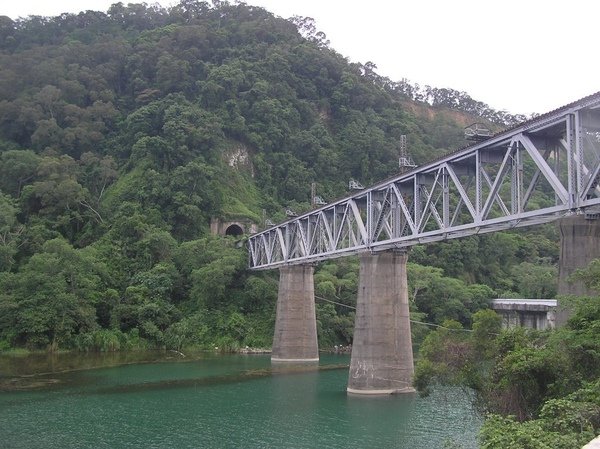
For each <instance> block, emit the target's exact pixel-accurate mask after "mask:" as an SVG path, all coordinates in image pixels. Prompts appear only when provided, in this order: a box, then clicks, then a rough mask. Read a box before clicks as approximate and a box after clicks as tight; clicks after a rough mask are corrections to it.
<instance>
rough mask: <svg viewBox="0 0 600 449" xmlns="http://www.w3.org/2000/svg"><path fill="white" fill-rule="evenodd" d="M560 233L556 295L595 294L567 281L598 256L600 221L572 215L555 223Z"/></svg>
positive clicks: (599, 252) (599, 251)
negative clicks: (576, 271)
mask: <svg viewBox="0 0 600 449" xmlns="http://www.w3.org/2000/svg"><path fill="white" fill-rule="evenodd" d="M558 227H559V230H560V261H559V265H558V293H559V294H561V295H579V296H585V295H595V294H596V293H594V292H592V291H590V290H589V289H588V288H587V287H586V286H585V285H583V283H582V282H569V281H568V278H569V276H571V275H572V274H573V273H574V272H575V270H577V269H578V268H585V266H586V265H587V264H589V263H590V262H591V261H592V260H594V259H596V258H598V257H600V220H593V219H592V220H587V219H586V218H585V216H584V215H572V216H570V217H565V218H562V219H561V220H560V221H559V222H558Z"/></svg>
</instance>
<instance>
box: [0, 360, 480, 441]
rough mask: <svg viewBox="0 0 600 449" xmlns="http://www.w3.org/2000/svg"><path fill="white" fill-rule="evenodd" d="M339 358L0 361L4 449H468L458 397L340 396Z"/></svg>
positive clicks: (472, 419)
mask: <svg viewBox="0 0 600 449" xmlns="http://www.w3.org/2000/svg"><path fill="white" fill-rule="evenodd" d="M349 361H350V359H349V356H347V355H322V356H321V361H320V364H319V367H318V368H317V367H307V368H301V369H298V368H294V369H289V368H286V367H278V366H274V367H272V366H271V362H270V357H269V355H216V354H193V355H191V354H187V356H186V357H182V356H180V355H177V354H174V353H150V354H143V353H139V354H136V353H134V354H103V355H98V354H93V355H79V354H62V355H58V356H54V357H50V356H27V357H14V356H12V357H7V356H0V447H2V448H27V449H34V448H45V449H46V448H94V449H99V448H111V449H112V448H215V449H217V448H243V449H252V448H262V449H267V448H307V449H308V448H311V449H312V448H332V449H335V448H340V449H342V448H343V449H349V448H361V449H364V448H378V449H385V448H390V449H392V448H406V449H437V448H445V447H446V448H453V449H454V448H464V449H471V448H477V447H478V445H477V432H478V430H479V428H480V426H481V422H482V420H481V417H479V416H478V415H477V414H476V413H475V412H474V411H473V410H472V408H471V406H470V401H469V398H468V397H467V396H466V394H465V393H464V392H463V391H462V390H459V389H450V388H438V389H436V390H434V392H433V394H432V395H431V396H429V397H427V398H419V397H418V396H412V395H409V396H406V395H398V396H385V397H354V396H348V395H347V394H346V392H345V388H346V383H347V377H348V364H349Z"/></svg>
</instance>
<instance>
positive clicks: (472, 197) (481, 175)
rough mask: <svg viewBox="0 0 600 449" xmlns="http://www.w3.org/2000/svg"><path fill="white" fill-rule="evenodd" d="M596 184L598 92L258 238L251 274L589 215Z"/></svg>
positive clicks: (599, 167)
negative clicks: (582, 214) (259, 270)
mask: <svg viewBox="0 0 600 449" xmlns="http://www.w3.org/2000/svg"><path fill="white" fill-rule="evenodd" d="M599 180H600V92H599V93H597V94H594V95H591V96H589V97H586V98H584V99H582V100H579V101H577V102H574V103H572V104H570V105H567V106H565V107H563V108H560V109H557V110H556V111H553V112H550V113H547V114H544V115H542V116H540V117H537V118H536V119H533V120H530V121H527V122H525V123H523V124H521V125H519V126H517V127H514V128H512V129H510V130H507V131H504V132H502V133H499V134H497V135H495V136H493V137H491V138H490V139H488V140H485V141H483V142H479V143H477V144H475V145H472V146H469V147H466V148H464V149H461V150H458V151H456V152H454V153H451V154H449V155H446V156H445V157H443V158H440V159H438V160H436V161H433V162H430V163H428V164H426V165H423V166H421V167H419V168H417V169H415V170H412V171H410V172H407V173H404V174H400V175H398V176H397V177H394V178H390V179H388V180H385V181H383V182H381V183H379V184H376V185H374V186H373V187H370V188H368V189H365V190H361V191H360V192H358V193H356V194H354V195H352V196H349V197H347V198H344V199H341V200H338V201H335V202H333V203H331V204H328V205H327V206H324V207H321V208H319V209H316V210H313V211H311V212H308V213H305V214H303V215H300V216H298V217H295V218H293V219H291V220H288V221H286V222H284V223H281V224H278V225H276V226H273V227H271V228H269V229H267V230H265V231H263V232H260V233H258V234H255V235H253V236H251V237H250V238H249V241H248V247H249V253H250V268H253V269H270V268H275V267H278V266H281V265H285V264H299V263H310V262H315V261H319V260H324V259H331V258H335V257H341V256H346V255H349V254H354V253H358V252H362V251H380V250H386V249H391V248H404V247H408V246H412V245H415V244H419V243H426V242H433V241H439V240H446V239H450V238H458V237H464V236H468V235H473V234H479V233H486V232H493V231H497V230H502V229H509V228H514V227H520V226H528V225H534V224H539V223H544V222H548V221H552V220H555V219H557V218H560V217H561V216H564V215H567V214H572V213H579V212H585V211H588V213H589V212H590V211H591V210H592V209H590V208H594V207H596V208H597V207H600V188H599V187H598V182H599Z"/></svg>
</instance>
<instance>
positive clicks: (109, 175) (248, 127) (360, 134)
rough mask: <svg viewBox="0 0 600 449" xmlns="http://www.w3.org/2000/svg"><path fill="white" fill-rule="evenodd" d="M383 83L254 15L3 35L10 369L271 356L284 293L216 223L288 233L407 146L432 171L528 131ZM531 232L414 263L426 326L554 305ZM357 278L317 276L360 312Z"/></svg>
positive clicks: (61, 22)
mask: <svg viewBox="0 0 600 449" xmlns="http://www.w3.org/2000/svg"><path fill="white" fill-rule="evenodd" d="M375 69H376V68H375V67H374V66H373V65H372V64H370V63H365V64H354V63H349V62H348V61H347V59H345V58H344V57H343V56H342V55H340V54H338V53H336V52H335V50H334V49H331V48H329V46H328V42H327V39H326V36H325V35H324V34H323V33H321V32H319V31H317V29H316V28H315V24H314V23H313V21H312V20H311V19H307V18H300V17H296V18H293V19H291V20H284V19H282V18H277V17H275V16H273V15H272V14H271V13H269V12H267V11H266V10H264V9H261V8H257V7H251V6H247V5H245V4H243V3H241V4H229V3H227V2H220V1H216V0H215V1H214V2H213V3H212V4H207V3H206V2H199V1H194V0H183V1H182V2H181V3H180V4H178V5H176V6H173V7H171V8H166V9H163V8H161V7H159V6H154V5H152V6H148V5H146V4H141V5H134V4H131V5H128V6H124V5H123V4H122V3H116V4H114V5H112V6H111V8H110V9H109V10H108V11H107V12H94V11H86V12H82V13H80V14H63V15H61V16H59V17H52V18H48V17H28V18H26V19H20V20H17V21H13V20H11V19H9V18H8V17H0V211H1V212H0V237H1V238H0V349H7V348H11V347H27V348H32V349H50V350H56V349H59V348H64V349H69V348H73V349H81V350H117V349H127V348H143V347H159V348H162V347H167V348H173V349H180V348H182V347H185V346H197V347H214V346H217V347H220V348H236V347H238V346H243V345H250V346H265V347H268V346H270V344H271V338H272V329H273V322H274V304H275V300H276V296H277V273H250V272H248V271H247V270H246V260H247V259H246V258H247V255H246V253H245V250H244V249H243V248H240V247H239V245H237V246H236V242H235V240H234V239H232V238H222V237H214V236H211V235H210V232H209V224H210V220H211V218H224V219H227V218H244V219H248V220H251V221H253V222H255V223H257V224H258V225H262V220H263V211H265V212H264V213H265V216H266V217H269V218H270V219H271V220H273V221H277V220H280V219H283V218H284V210H285V208H286V207H290V208H292V209H293V210H296V211H297V212H300V211H302V210H306V209H308V208H309V207H310V184H311V183H312V182H316V183H317V192H318V194H319V195H320V196H322V197H323V198H325V199H333V198H335V197H339V196H343V195H345V194H346V193H347V191H346V189H347V185H348V180H349V179H350V178H354V179H357V180H359V181H360V182H361V183H362V184H364V185H368V184H369V183H371V182H373V181H375V180H378V179H381V178H383V177H386V176H389V175H392V174H394V173H396V172H397V170H398V149H399V139H400V136H401V135H406V136H407V138H408V146H409V152H410V154H411V156H412V157H413V158H414V160H415V161H416V162H417V163H423V162H425V161H427V160H429V159H432V158H434V157H436V156H439V155H440V154H442V153H444V152H447V151H450V150H454V149H457V148H459V147H462V146H464V145H465V144H466V142H465V141H464V140H463V127H464V126H466V125H468V124H470V123H472V122H473V121H476V120H481V118H482V117H483V118H484V119H487V120H490V122H488V126H490V127H492V128H494V129H500V127H501V126H503V125H508V124H513V123H514V122H515V121H516V120H519V119H522V118H523V117H514V116H511V115H509V114H507V113H505V112H498V111H493V110H492V109H490V108H488V107H487V106H486V105H485V104H484V103H482V102H478V101H475V100H473V99H471V98H470V97H469V96H468V95H467V94H466V93H464V92H456V91H453V90H451V89H437V88H431V87H424V88H423V87H419V86H417V85H411V84H410V83H408V82H406V81H401V82H393V81H391V80H389V79H387V78H384V77H381V76H380V75H378V74H377V73H376V72H375ZM492 122H493V123H492ZM527 232H528V233H527V234H525V233H524V232H523V231H522V232H518V233H517V232H515V233H499V234H494V235H490V236H486V237H473V238H469V239H464V240H460V241H451V242H448V243H440V244H436V245H432V246H430V247H418V248H415V249H414V250H413V251H412V253H411V257H410V258H411V261H412V263H411V265H410V267H409V277H410V279H409V282H410V290H411V298H412V307H413V309H414V310H413V311H414V313H415V314H419V316H420V317H421V318H422V319H424V320H428V321H431V322H438V323H439V322H441V321H443V320H444V319H447V318H451V319H456V320H459V321H461V322H462V323H463V324H465V325H468V324H470V321H471V314H472V313H473V312H475V311H476V310H478V309H479V308H481V307H485V306H486V304H487V301H488V299H489V298H491V297H494V296H497V295H504V296H506V295H520V296H525V297H551V296H552V295H553V294H554V293H555V291H554V289H555V287H554V285H555V277H556V276H555V270H556V268H555V263H556V259H557V256H558V253H557V251H558V250H557V243H556V242H557V238H556V234H555V231H554V228H553V227H552V226H549V227H543V228H538V230H536V231H533V232H532V231H527ZM357 266H358V265H357V262H356V260H354V259H352V258H350V259H347V260H342V261H336V262H335V263H333V262H331V263H325V264H323V265H322V266H321V267H320V268H319V269H318V270H317V273H316V275H315V281H316V289H317V295H319V297H323V298H328V299H333V300H335V301H336V302H341V303H347V304H349V305H351V304H352V303H353V302H354V301H355V294H356V285H357ZM317 313H318V321H319V338H320V343H321V345H333V344H335V343H348V342H350V341H351V338H352V323H353V316H352V314H351V313H350V312H349V309H345V308H343V307H339V306H334V305H332V304H330V303H319V304H318V307H317Z"/></svg>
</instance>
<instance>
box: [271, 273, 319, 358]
mask: <svg viewBox="0 0 600 449" xmlns="http://www.w3.org/2000/svg"><path fill="white" fill-rule="evenodd" d="M313 272H314V268H313V266H312V265H292V266H285V267H281V268H280V269H279V292H278V295H277V315H276V318H275V334H274V336H273V352H272V353H271V361H272V362H284V363H307V362H318V361H319V346H318V343H317V320H316V316H315V287H314V280H313Z"/></svg>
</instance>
